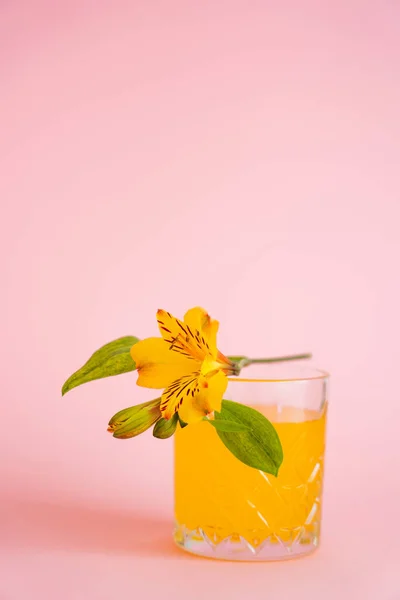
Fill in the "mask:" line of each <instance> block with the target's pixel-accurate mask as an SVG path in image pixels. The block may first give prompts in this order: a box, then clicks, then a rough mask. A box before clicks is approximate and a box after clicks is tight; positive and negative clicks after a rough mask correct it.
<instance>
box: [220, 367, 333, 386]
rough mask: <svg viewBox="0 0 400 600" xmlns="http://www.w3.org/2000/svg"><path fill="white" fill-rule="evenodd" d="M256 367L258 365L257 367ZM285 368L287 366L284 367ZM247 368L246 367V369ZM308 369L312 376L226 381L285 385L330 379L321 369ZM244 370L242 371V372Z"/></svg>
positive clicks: (233, 379)
mask: <svg viewBox="0 0 400 600" xmlns="http://www.w3.org/2000/svg"><path fill="white" fill-rule="evenodd" d="M257 366H258V367H259V366H260V365H257ZM267 366H268V365H267V364H265V365H263V367H267ZM286 366H287V365H286ZM247 368H248V367H246V369H247ZM306 368H308V369H309V370H310V371H312V374H310V375H304V376H301V375H299V376H294V375H287V376H283V377H276V376H275V377H273V376H270V377H241V376H239V377H228V381H229V383H230V382H236V383H285V382H297V381H316V380H323V379H329V377H330V373H329V372H328V371H325V370H323V369H317V368H315V367H306ZM244 370H245V369H243V371H244Z"/></svg>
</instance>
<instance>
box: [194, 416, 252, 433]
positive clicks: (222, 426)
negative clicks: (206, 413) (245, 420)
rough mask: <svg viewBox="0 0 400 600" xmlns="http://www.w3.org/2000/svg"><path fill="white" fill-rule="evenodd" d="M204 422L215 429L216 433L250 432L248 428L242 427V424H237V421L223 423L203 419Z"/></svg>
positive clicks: (221, 421) (221, 420)
mask: <svg viewBox="0 0 400 600" xmlns="http://www.w3.org/2000/svg"><path fill="white" fill-rule="evenodd" d="M204 421H207V423H210V425H212V426H213V427H215V429H217V430H218V431H250V429H249V427H246V425H243V424H242V423H238V422H237V421H225V420H223V419H219V420H216V419H214V420H212V419H207V418H205V419H204Z"/></svg>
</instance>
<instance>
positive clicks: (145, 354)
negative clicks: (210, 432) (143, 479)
mask: <svg viewBox="0 0 400 600" xmlns="http://www.w3.org/2000/svg"><path fill="white" fill-rule="evenodd" d="M157 322H158V327H159V330H160V333H161V335H162V337H161V338H158V337H153V338H147V339H145V340H142V341H140V342H138V343H137V344H135V345H134V346H132V348H131V355H132V358H133V360H134V361H135V363H136V368H137V370H138V374H139V376H138V380H137V384H138V385H140V386H143V387H147V388H154V389H162V388H165V389H164V392H163V394H162V396H161V405H160V409H161V414H162V416H163V417H164V419H168V420H169V419H171V418H172V417H173V415H174V414H175V413H176V412H177V411H178V412H179V416H180V418H181V419H182V421H184V422H185V423H195V422H196V421H200V420H201V419H202V418H203V417H204V416H206V415H208V414H210V413H212V412H213V411H220V410H221V401H222V397H223V395H224V392H225V390H226V387H227V385H228V379H227V376H228V375H231V374H235V373H237V367H236V365H235V364H234V363H233V362H232V361H231V360H229V359H228V358H227V357H226V356H224V355H223V354H221V352H219V350H218V349H217V332H218V326H219V323H218V321H215V320H213V319H211V318H210V316H209V315H208V314H207V312H206V311H205V310H204V309H203V308H192V309H190V310H189V311H188V312H187V313H186V314H185V316H184V320H183V321H180V320H179V319H176V318H175V317H173V316H172V315H171V314H170V313H169V312H166V311H165V310H159V311H157Z"/></svg>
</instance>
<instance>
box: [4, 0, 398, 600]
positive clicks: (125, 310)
mask: <svg viewBox="0 0 400 600" xmlns="http://www.w3.org/2000/svg"><path fill="white" fill-rule="evenodd" d="M399 39H400V4H399V3H398V2H395V1H391V0H371V1H367V0H363V1H362V2H361V1H356V0H353V1H349V0H346V1H343V2H342V1H338V2H328V1H327V2H317V1H316V0H315V1H311V0H310V1H308V0H306V1H303V2H296V1H295V0H293V1H291V2H290V1H283V2H272V1H271V2H270V1H267V0H259V1H256V0H242V1H241V0H238V1H235V0H230V1H229V2H228V1H220V2H211V1H201V2H200V1H195V0H194V1H193V0H192V1H188V2H184V1H176V0H165V1H158V2H156V1H154V0H150V1H149V0H147V1H146V0H141V1H136V2H119V1H115V0H114V1H113V2H107V1H100V2H97V3H94V2H82V1H78V0H76V1H70V0H69V1H68V2H67V1H65V2H61V1H60V2H56V3H54V2H50V1H49V2H44V1H40V0H36V1H35V0H30V1H29V0H26V1H25V2H23V1H21V0H15V1H14V2H10V1H7V0H3V1H2V2H1V3H0V172H1V175H0V199H1V209H2V218H1V229H2V232H1V237H0V244H1V258H0V261H1V294H0V311H1V312H0V314H1V317H2V320H3V323H2V327H1V331H2V336H1V337H2V344H1V353H2V356H1V364H2V367H3V368H2V377H1V384H0V385H1V401H2V433H1V436H0V452H1V455H2V457H3V460H2V461H1V465H0V482H1V483H0V486H1V513H0V543H1V557H0V599H1V600H14V599H18V600H19V599H23V598H24V599H26V600H36V599H39V598H41V599H42V598H46V599H47V598H49V599H53V598H57V600H81V599H82V600H92V599H94V600H103V599H107V600H108V599H109V598H112V597H115V596H118V597H120V596H121V597H126V598H140V599H141V598H153V597H156V595H157V594H158V595H159V597H161V596H162V597H163V598H170V597H174V598H176V599H180V598H182V599H183V598H187V597H190V598H191V599H192V600H197V599H202V598H204V594H205V593H206V592H207V596H208V597H209V598H228V597H229V598H231V599H237V598H247V597H249V598H252V597H253V598H260V599H261V598H266V597H267V596H268V598H279V599H283V598H289V597H296V599H297V600H298V599H302V598H307V599H308V600H312V599H314V598H322V597H323V598H325V599H331V598H332V599H336V598H338V597H346V598H347V595H346V594H348V596H349V597H350V595H351V594H352V593H357V594H358V597H360V598H362V599H363V600H365V599H369V598H371V599H376V598H378V597H379V598H380V600H397V599H399V598H400V576H399V571H398V567H399V562H400V550H399V543H398V539H399V537H398V536H399V534H400V531H399V517H398V506H399V501H400V499H399V492H398V483H399V468H400V456H399V442H398V439H399V433H398V432H399V417H400V410H399V404H400V403H399V386H398V383H397V381H396V375H397V374H398V364H399V345H398V339H399V338H398V333H399V332H398V306H399V301H400V293H399V281H398V271H399V258H400V241H399V217H400V214H399V213H400V211H399V201H400V184H399V180H400V176H399V160H400V109H399V106H400V43H399ZM197 304H201V305H203V306H205V307H206V308H207V309H208V310H209V311H210V312H211V314H212V315H213V316H215V317H217V318H219V319H220V320H221V323H222V325H221V335H220V344H219V345H220V348H221V349H222V350H223V351H224V352H225V353H248V354H252V355H255V356H257V355H266V354H267V355H268V354H269V355H272V354H275V353H282V352H284V353H286V352H301V351H308V350H312V351H313V352H314V355H315V363H316V364H317V365H319V366H321V367H324V368H326V369H328V370H330V371H331V372H332V374H333V379H332V387H331V400H332V404H331V410H330V415H329V416H330V423H329V425H330V426H329V435H328V460H327V474H326V486H325V504H324V539H323V545H322V547H321V549H320V551H319V552H318V553H317V554H315V555H314V556H313V557H312V558H309V559H303V560H300V561H295V562H292V563H281V564H245V563H243V564H239V565H238V564H231V563H217V562H211V561H206V560H202V559H196V558H192V557H190V556H186V555H185V554H183V553H181V552H180V551H179V550H178V549H175V548H174V547H173V545H172V542H171V540H170V531H171V528H172V511H173V498H172V443H171V440H170V441H167V442H159V441H156V440H153V439H152V437H151V435H145V436H142V437H140V438H137V439H135V440H130V441H127V442H120V441H117V440H114V439H113V438H112V437H111V436H109V435H108V434H107V433H106V431H105V429H106V424H107V422H108V420H109V418H110V417H111V416H112V415H113V414H114V413H115V412H116V411H117V410H119V409H121V408H123V407H126V406H130V405H132V404H135V403H136V402H138V401H140V400H141V399H145V398H148V397H149V396H150V397H151V396H152V393H151V392H150V394H149V393H147V391H146V390H139V389H138V388H136V387H135V375H134V374H130V375H125V376H122V377H120V378H114V379H109V380H103V381H101V382H95V383H93V384H91V385H88V386H84V387H82V388H80V389H77V390H74V391H72V392H71V393H70V394H69V395H67V396H66V397H65V398H63V399H61V396H60V388H61V384H62V383H63V381H64V380H65V378H66V377H67V376H68V375H69V374H70V373H71V372H72V371H73V370H75V369H76V368H77V367H79V366H80V365H81V364H82V362H83V361H85V360H86V359H87V358H88V356H89V354H90V353H91V352H92V351H93V350H95V349H96V348H97V347H99V346H100V345H102V344H103V343H105V342H107V341H109V340H111V339H114V338H116V337H118V336H120V335H126V334H134V335H137V336H139V337H144V336H148V335H150V334H151V335H152V334H154V333H155V332H156V329H155V318H154V317H155V310H156V309H157V308H158V307H163V308H165V309H167V310H169V311H171V312H174V313H176V314H177V315H179V314H182V313H183V312H184V311H185V309H187V308H188V307H190V306H193V305H197Z"/></svg>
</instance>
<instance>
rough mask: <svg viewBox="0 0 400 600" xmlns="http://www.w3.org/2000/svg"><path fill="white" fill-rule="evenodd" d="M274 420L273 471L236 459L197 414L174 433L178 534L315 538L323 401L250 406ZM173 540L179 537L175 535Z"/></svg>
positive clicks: (258, 539) (277, 540) (215, 538)
mask: <svg viewBox="0 0 400 600" xmlns="http://www.w3.org/2000/svg"><path fill="white" fill-rule="evenodd" d="M252 408H255V409H256V410H258V411H259V412H261V413H262V414H264V415H265V416H266V417H267V418H268V419H269V420H270V421H271V422H272V423H273V424H274V426H275V428H276V430H277V432H278V435H279V438H280V440H281V443H282V447H283V456H284V458H283V462H282V465H281V468H280V470H279V474H278V477H274V476H273V475H266V474H265V473H262V472H261V471H257V470H256V469H253V468H250V467H248V466H246V465H244V464H243V463H241V462H240V461H239V460H237V459H236V458H235V457H234V456H233V455H232V454H231V453H230V452H229V451H228V450H227V449H226V448H225V446H224V445H223V444H222V442H221V440H220V439H219V437H218V434H217V432H216V431H215V429H214V428H213V427H212V426H211V425H209V424H208V423H205V422H201V423H198V424H195V425H190V426H188V427H185V428H184V429H181V428H180V427H178V429H177V431H176V434H175V518H176V522H177V524H178V529H177V531H179V532H180V533H179V535H182V531H184V532H185V531H187V532H190V535H191V536H192V538H193V539H196V536H197V538H198V539H200V538H203V539H204V538H205V539H207V541H209V542H210V543H211V544H220V542H222V541H223V540H226V539H227V538H229V540H230V542H233V541H235V540H236V539H237V540H241V539H242V540H243V539H244V540H245V541H246V542H248V543H249V544H250V545H251V547H252V548H253V549H257V547H258V546H260V545H261V544H262V543H263V542H265V540H267V539H268V541H269V542H270V543H271V544H281V545H282V544H284V545H285V546H286V547H288V548H289V549H290V546H291V545H292V544H302V545H303V544H314V545H315V544H316V543H317V540H318V536H319V524H320V518H321V514H320V513H321V492H322V490H321V487H322V476H323V455H324V446H325V418H326V406H325V409H324V410H323V412H322V413H320V412H317V411H313V410H304V409H300V408H292V407H283V408H280V407H277V406H261V405H259V406H253V407H252ZM177 542H178V543H180V542H179V539H178V540H177Z"/></svg>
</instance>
